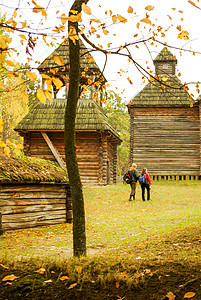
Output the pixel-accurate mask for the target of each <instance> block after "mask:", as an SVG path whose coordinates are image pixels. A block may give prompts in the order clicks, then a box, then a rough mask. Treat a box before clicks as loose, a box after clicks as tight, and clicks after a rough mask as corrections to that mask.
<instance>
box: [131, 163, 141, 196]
mask: <svg viewBox="0 0 201 300" xmlns="http://www.w3.org/2000/svg"><path fill="white" fill-rule="evenodd" d="M128 174H129V175H130V186H131V193H130V197H129V201H132V197H133V200H135V192H136V184H137V181H138V179H139V174H138V170H137V165H136V164H134V163H133V164H132V166H131V167H130V170H128Z"/></svg>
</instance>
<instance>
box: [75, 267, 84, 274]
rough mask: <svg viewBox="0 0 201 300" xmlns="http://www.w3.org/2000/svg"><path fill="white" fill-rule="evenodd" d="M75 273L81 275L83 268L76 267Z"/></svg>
mask: <svg viewBox="0 0 201 300" xmlns="http://www.w3.org/2000/svg"><path fill="white" fill-rule="evenodd" d="M75 271H76V272H77V273H78V274H81V273H82V267H81V266H75Z"/></svg>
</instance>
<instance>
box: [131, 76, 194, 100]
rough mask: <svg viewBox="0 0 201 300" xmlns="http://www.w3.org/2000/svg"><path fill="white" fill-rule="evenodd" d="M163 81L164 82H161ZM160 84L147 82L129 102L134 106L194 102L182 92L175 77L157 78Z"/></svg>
mask: <svg viewBox="0 0 201 300" xmlns="http://www.w3.org/2000/svg"><path fill="white" fill-rule="evenodd" d="M163 79H164V80H165V81H163ZM159 80H161V81H162V82H164V84H166V85H163V84H161V83H160V82H158V81H156V80H153V81H151V82H149V83H148V84H147V85H146V86H145V87H144V88H143V89H142V90H141V91H140V92H139V93H138V94H137V95H136V96H135V97H134V98H133V99H132V100H131V101H130V104H134V105H156V106H162V105H190V104H191V103H194V100H193V99H192V98H190V96H189V93H188V92H187V91H185V90H184V88H183V85H182V83H181V82H180V80H179V78H178V77H177V76H176V75H171V76H165V77H161V78H159ZM167 85H168V86H167Z"/></svg>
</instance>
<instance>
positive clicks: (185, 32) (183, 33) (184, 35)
mask: <svg viewBox="0 0 201 300" xmlns="http://www.w3.org/2000/svg"><path fill="white" fill-rule="evenodd" d="M188 35H189V33H188V31H186V30H185V31H182V32H181V33H179V34H178V37H177V38H179V39H184V40H188V39H189V37H188Z"/></svg>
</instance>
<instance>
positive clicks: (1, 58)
mask: <svg viewBox="0 0 201 300" xmlns="http://www.w3.org/2000/svg"><path fill="white" fill-rule="evenodd" d="M4 59H5V57H4V55H2V54H0V63H2V62H4Z"/></svg>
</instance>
